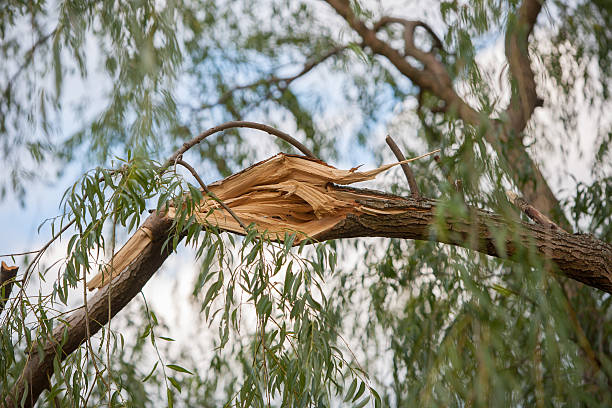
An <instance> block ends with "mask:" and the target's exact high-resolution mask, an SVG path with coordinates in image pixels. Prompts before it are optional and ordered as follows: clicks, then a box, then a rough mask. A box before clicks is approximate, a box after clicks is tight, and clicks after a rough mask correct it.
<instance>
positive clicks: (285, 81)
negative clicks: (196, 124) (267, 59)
mask: <svg viewBox="0 0 612 408" xmlns="http://www.w3.org/2000/svg"><path fill="white" fill-rule="evenodd" d="M347 48H348V47H347V46H346V45H345V46H338V47H334V48H332V49H330V50H329V51H328V52H326V53H325V54H323V55H321V56H320V57H319V58H312V59H310V60H308V61H307V62H306V63H305V64H304V66H303V68H302V70H301V71H300V72H298V73H297V74H295V75H292V76H287V77H277V76H275V75H271V76H270V77H269V78H267V79H260V80H257V81H254V82H251V83H250V84H246V85H238V86H235V87H233V88H231V89H229V90H227V91H226V92H225V93H223V95H221V96H220V97H219V99H217V101H216V102H214V103H210V104H205V105H202V106H200V109H208V108H212V107H214V106H218V105H221V104H223V103H225V102H226V101H227V100H228V99H229V98H230V97H231V96H232V94H233V93H234V92H236V91H242V90H244V89H252V88H256V87H258V86H260V85H277V87H278V89H280V90H281V91H282V90H285V89H287V87H288V86H289V85H290V84H291V82H293V81H295V80H296V79H298V78H300V77H302V76H304V75H306V74H307V73H309V72H310V71H311V70H312V69H313V68H314V67H316V66H317V65H319V64H321V63H322V62H324V61H325V60H327V59H328V58H329V57H332V56H334V55H337V54H339V53H341V52H342V51H344V50H346V49H347Z"/></svg>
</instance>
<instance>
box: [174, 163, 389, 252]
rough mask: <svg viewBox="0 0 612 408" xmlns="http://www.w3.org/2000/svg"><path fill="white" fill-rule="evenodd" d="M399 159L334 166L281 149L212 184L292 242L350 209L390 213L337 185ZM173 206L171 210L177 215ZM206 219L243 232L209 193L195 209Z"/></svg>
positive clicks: (245, 214)
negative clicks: (362, 166)
mask: <svg viewBox="0 0 612 408" xmlns="http://www.w3.org/2000/svg"><path fill="white" fill-rule="evenodd" d="M398 164H400V162H397V163H393V164H389V165H385V166H382V167H379V168H376V169H374V170H370V171H365V172H359V171H356V168H354V169H351V170H340V169H336V168H334V167H332V166H330V165H328V164H326V163H324V162H322V161H318V160H315V159H309V158H307V157H304V156H294V155H288V154H283V153H281V154H278V155H276V156H274V157H272V158H270V159H268V160H265V161H262V162H260V163H257V164H255V165H253V166H251V167H249V168H248V169H246V170H244V171H242V172H240V173H237V174H234V175H232V176H230V177H228V178H226V179H225V180H222V181H218V182H216V183H213V184H211V185H209V186H208V189H209V190H210V191H211V192H212V193H213V194H214V195H215V196H216V197H217V198H218V199H219V200H221V201H223V202H224V203H225V204H226V205H227V206H228V207H229V208H231V210H232V211H233V212H234V213H235V214H236V216H237V217H238V218H239V219H240V220H241V221H242V222H243V223H244V224H245V225H249V224H251V223H254V224H255V228H256V229H257V231H258V232H260V233H263V232H265V233H267V234H268V236H269V237H270V238H271V239H275V240H279V241H282V240H283V239H284V237H285V233H289V234H293V233H295V234H296V238H295V241H294V243H296V244H297V243H299V242H300V241H301V240H303V239H304V238H306V237H310V238H314V239H316V238H317V235H319V234H320V233H321V232H323V231H327V230H329V229H330V228H332V227H333V226H335V225H336V224H337V223H338V222H340V221H341V220H343V219H344V218H345V217H346V215H347V214H348V213H353V214H361V213H387V214H388V213H390V212H393V211H391V210H388V211H381V210H379V209H374V208H369V207H367V206H364V205H361V204H359V203H357V201H356V199H358V198H359V195H357V194H354V193H351V192H350V191H343V190H338V189H334V188H333V184H340V185H347V184H352V183H356V182H359V181H365V180H371V179H373V178H375V177H376V175H378V174H380V173H381V172H383V171H385V170H387V169H389V168H391V167H393V166H396V165H398ZM175 214H176V211H175V208H170V210H169V213H168V216H170V217H174V216H175ZM195 216H196V218H197V220H198V222H200V223H201V224H203V225H207V224H208V225H215V226H217V227H219V228H220V229H222V230H226V231H232V232H236V233H244V230H243V229H242V227H240V225H239V224H238V222H237V221H236V219H234V218H233V217H232V216H231V214H229V213H228V212H227V211H226V210H225V209H223V208H222V207H221V205H220V204H219V203H218V202H217V201H216V200H214V199H212V198H211V197H206V196H205V197H204V199H203V201H202V203H201V204H200V206H199V208H198V209H197V211H196V214H195Z"/></svg>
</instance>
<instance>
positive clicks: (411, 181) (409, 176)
mask: <svg viewBox="0 0 612 408" xmlns="http://www.w3.org/2000/svg"><path fill="white" fill-rule="evenodd" d="M385 140H386V142H387V145H388V146H389V147H390V148H391V151H392V152H393V154H394V155H395V157H396V158H397V160H398V161H400V162H401V161H404V160H406V157H405V156H404V154H403V153H402V151H401V150H400V148H399V147H398V146H397V144H396V143H395V140H393V138H392V137H391V136H390V135H387V138H386V139H385ZM401 166H402V170H404V174H405V175H406V180H408V185H409V186H410V192H411V195H412V197H413V198H417V199H418V198H421V193H420V192H419V186H418V185H417V182H416V179H415V178H414V173H412V169H411V168H410V165H409V164H408V163H402V164H401Z"/></svg>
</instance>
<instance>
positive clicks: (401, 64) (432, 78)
mask: <svg viewBox="0 0 612 408" xmlns="http://www.w3.org/2000/svg"><path fill="white" fill-rule="evenodd" d="M326 2H327V3H328V4H329V5H330V6H331V7H332V8H333V9H334V10H335V11H336V12H337V13H338V14H339V15H340V16H342V17H343V18H344V19H345V20H346V22H347V23H348V24H349V26H350V27H351V28H352V29H354V30H355V31H356V32H357V34H359V35H360V36H361V38H362V39H363V44H364V45H365V46H368V47H370V49H371V50H372V52H374V53H375V54H379V55H381V56H384V57H385V58H387V59H388V60H389V62H391V63H392V64H393V65H394V66H395V67H396V68H397V70H398V71H399V72H400V73H402V74H403V75H404V76H406V77H407V78H409V79H410V80H411V81H412V82H413V83H414V84H415V85H417V86H418V87H420V88H421V90H427V91H429V92H431V93H432V94H433V95H435V96H436V97H438V98H439V99H440V100H442V101H443V102H444V111H445V112H449V111H450V112H456V114H457V116H458V117H459V118H460V119H462V120H463V121H464V122H465V123H466V124H468V125H472V126H474V127H481V128H483V129H486V132H485V133H484V137H485V140H486V141H487V142H488V143H489V144H490V145H491V146H492V147H493V148H494V149H495V151H496V152H497V153H498V154H499V155H500V157H502V158H504V159H505V161H506V163H509V164H510V165H511V167H512V168H513V169H515V171H514V172H512V174H511V176H512V179H513V180H514V182H515V183H516V184H517V186H518V187H519V188H520V189H521V192H522V193H523V196H524V197H525V199H526V200H527V201H529V202H530V203H532V204H533V205H534V206H535V207H537V208H539V209H540V211H542V212H544V213H546V214H548V215H550V216H552V217H554V218H555V219H556V220H558V221H559V222H560V223H561V225H562V226H563V227H564V228H565V229H568V230H569V229H570V224H569V222H567V220H566V218H565V215H564V214H563V210H562V209H561V206H560V205H559V201H558V200H557V198H556V197H555V194H554V193H553V192H552V190H551V189H550V186H549V185H548V182H547V181H546V179H545V178H544V177H543V176H542V173H541V172H540V169H539V168H538V166H537V165H536V164H535V163H534V162H533V160H532V159H531V157H529V154H528V153H527V151H526V150H525V146H524V145H523V144H522V141H521V139H518V140H517V138H511V137H509V136H510V134H516V133H520V132H522V131H523V129H524V127H525V125H522V127H520V129H519V128H514V127H512V126H507V125H506V126H503V125H502V126H499V127H498V126H497V125H496V123H497V122H496V121H494V120H491V118H487V117H486V116H485V115H483V114H482V113H481V112H478V111H476V110H475V109H473V108H472V107H471V106H470V105H469V104H468V103H467V102H465V101H464V100H463V99H462V98H461V97H460V96H459V95H458V94H457V93H456V92H455V90H454V89H453V84H452V81H451V78H450V76H449V74H448V72H447V70H446V68H445V66H444V64H443V63H442V62H441V61H439V60H438V59H437V58H436V56H435V55H434V54H433V53H432V52H425V51H422V50H420V49H418V47H416V46H415V45H414V43H413V41H412V34H409V35H408V36H407V38H405V41H406V44H405V54H406V55H409V56H411V57H413V58H415V59H416V60H418V61H419V62H421V63H422V64H423V65H424V69H422V70H420V69H417V68H415V67H414V66H412V65H411V64H410V63H409V62H408V61H407V60H406V58H405V55H403V54H401V53H400V52H398V51H397V50H396V49H394V48H393V47H391V46H390V45H389V44H387V43H386V42H384V41H382V40H381V39H379V38H378V37H377V36H376V30H375V29H370V28H368V26H367V25H366V24H365V23H364V22H363V21H361V20H360V19H359V18H358V17H357V16H355V14H354V13H353V11H352V10H351V7H350V5H349V3H348V2H347V1H345V0H326ZM540 9H541V4H540V3H539V1H538V0H525V2H524V3H523V4H522V5H521V7H520V9H519V17H518V20H519V21H520V22H521V25H522V24H525V25H524V27H525V28H524V29H523V31H522V34H520V33H521V32H520V31H519V32H514V33H515V34H512V33H511V34H510V35H509V38H510V40H511V41H510V42H509V43H510V44H513V45H512V50H511V53H512V56H513V60H514V61H515V62H513V63H512V65H511V69H512V70H514V73H516V75H517V78H518V77H520V78H522V79H521V81H522V82H520V81H519V82H520V83H521V88H522V89H523V93H525V100H527V101H531V103H532V104H534V103H535V104H534V105H533V108H529V109H525V108H520V112H522V113H520V117H519V113H512V114H511V117H512V118H522V119H521V120H520V121H519V120H518V119H517V120H516V123H523V122H524V124H526V123H527V120H528V119H529V116H525V115H524V113H525V112H529V114H530V115H531V113H532V112H533V109H535V106H538V104H539V100H538V99H537V97H535V101H534V96H533V95H534V94H533V95H532V93H531V91H529V89H530V87H531V89H532V90H534V89H535V82H533V72H531V68H529V59H528V58H529V57H528V54H526V49H527V44H526V42H527V38H528V35H529V33H530V32H531V29H532V28H533V24H535V21H536V19H537V14H538V12H539V11H540ZM382 20H383V21H382V23H381V22H379V23H377V24H375V25H374V27H375V28H377V29H378V28H380V26H382V25H386V24H390V23H400V24H403V25H404V27H405V29H407V30H408V32H409V33H410V32H412V31H413V30H414V28H415V27H416V25H419V26H423V27H425V29H427V27H428V26H427V25H426V24H425V23H420V22H414V21H409V20H404V19H401V18H393V17H383V19H382ZM434 42H435V40H434ZM521 46H523V47H524V49H525V52H524V53H523V54H521V53H520V52H519V51H520V50H521ZM525 61H527V64H526V65H525ZM525 67H527V69H526V68H525ZM524 78H527V79H528V78H531V84H532V85H530V82H529V81H528V80H525V79H524ZM533 92H535V90H534V91H533ZM515 104H516V103H515ZM513 112H514V111H513ZM513 121H514V120H513Z"/></svg>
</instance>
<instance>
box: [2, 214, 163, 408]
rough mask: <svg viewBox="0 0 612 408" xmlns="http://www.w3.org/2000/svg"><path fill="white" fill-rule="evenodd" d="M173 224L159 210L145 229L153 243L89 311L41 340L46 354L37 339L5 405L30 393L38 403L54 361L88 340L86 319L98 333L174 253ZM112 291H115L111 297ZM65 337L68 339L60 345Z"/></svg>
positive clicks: (82, 311) (14, 403) (94, 300)
mask: <svg viewBox="0 0 612 408" xmlns="http://www.w3.org/2000/svg"><path fill="white" fill-rule="evenodd" d="M171 226H172V220H171V219H169V218H167V217H164V216H160V215H158V214H156V213H154V214H152V215H150V216H149V218H147V220H146V221H145V222H144V223H143V225H142V227H141V229H142V228H147V229H148V230H149V231H151V236H152V239H151V242H150V245H148V246H147V247H145V248H144V250H143V251H142V252H140V253H139V254H137V256H136V257H135V260H134V261H133V262H132V263H131V264H130V265H128V267H127V268H126V269H125V270H124V271H122V273H121V275H120V276H118V277H117V278H116V279H114V280H113V281H112V282H111V284H110V285H107V286H106V287H104V289H101V290H99V291H98V292H96V293H95V294H94V295H93V296H92V297H91V299H89V300H88V302H87V303H88V309H87V310H85V309H84V308H80V309H78V310H77V311H75V312H73V313H72V314H71V315H70V316H69V317H68V318H67V319H66V323H65V324H61V325H59V326H58V327H56V328H55V330H53V334H52V335H51V336H50V338H49V339H46V341H45V339H42V340H41V341H42V342H43V344H44V346H43V347H42V350H43V354H42V355H41V354H40V353H39V351H38V348H37V347H36V342H34V346H33V348H32V349H31V350H30V353H29V354H28V358H27V361H26V363H25V366H24V368H23V371H22V373H21V375H20V376H19V379H18V380H17V382H16V383H15V384H14V385H13V387H12V388H11V391H10V392H9V394H8V396H7V397H6V399H5V401H4V404H2V406H3V407H6V408H9V407H14V406H18V405H19V402H20V401H21V400H22V398H23V396H24V394H26V393H27V397H26V399H25V401H24V402H25V406H26V407H32V406H34V404H35V403H36V401H37V400H38V397H39V396H40V394H41V393H42V392H43V391H44V390H45V389H47V388H49V385H50V378H51V376H52V375H53V360H54V359H55V358H57V359H58V360H59V361H63V360H64V359H66V358H67V357H68V356H69V355H70V354H71V353H72V352H74V351H75V350H76V349H77V348H78V347H79V346H80V345H81V344H83V342H85V340H86V339H87V324H86V320H87V319H88V320H89V322H88V323H89V328H90V335H94V334H96V333H97V332H98V331H99V330H100V329H101V328H102V327H103V326H104V325H105V324H106V323H108V321H109V318H112V317H114V316H115V315H116V314H117V313H118V312H119V311H120V310H121V309H123V308H124V307H125V306H126V305H127V304H128V302H129V301H130V300H132V298H133V297H134V296H136V295H137V294H138V293H139V292H140V290H141V289H142V287H143V286H144V285H145V283H147V281H148V280H149V278H151V276H152V275H153V273H155V271H157V270H158V269H159V267H160V266H161V265H162V263H163V262H164V261H165V260H166V258H167V257H168V255H170V252H171V245H167V246H166V247H165V248H164V243H165V242H166V240H167V239H168V238H169V237H170V236H171V234H172V231H171ZM109 291H111V292H112V296H110V297H109V295H108V292H109ZM109 300H110V301H109ZM64 336H65V337H64ZM63 339H65V340H66V341H65V343H63V346H61V347H60V344H62V341H63Z"/></svg>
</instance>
